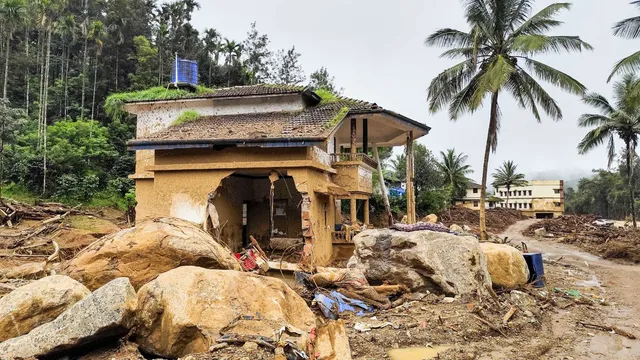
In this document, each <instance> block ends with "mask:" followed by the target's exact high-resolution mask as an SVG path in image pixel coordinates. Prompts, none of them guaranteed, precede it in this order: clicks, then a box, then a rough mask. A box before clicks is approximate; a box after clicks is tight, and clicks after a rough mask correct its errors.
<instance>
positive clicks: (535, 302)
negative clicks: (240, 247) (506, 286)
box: [0, 216, 640, 360]
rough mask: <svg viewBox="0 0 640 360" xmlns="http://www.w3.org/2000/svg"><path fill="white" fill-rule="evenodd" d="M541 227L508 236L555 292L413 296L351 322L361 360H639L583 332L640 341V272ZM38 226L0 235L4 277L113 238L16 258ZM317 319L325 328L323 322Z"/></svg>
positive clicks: (76, 223) (120, 353)
mask: <svg viewBox="0 0 640 360" xmlns="http://www.w3.org/2000/svg"><path fill="white" fill-rule="evenodd" d="M116 221H118V220H116ZM459 223H461V224H464V221H461V222H459ZM539 224H540V223H539V222H538V221H536V220H526V221H519V222H517V223H516V224H514V225H512V226H511V227H509V228H508V229H506V230H505V231H504V232H503V233H502V234H501V236H502V237H508V238H509V239H511V241H512V242H513V243H517V244H521V243H522V242H524V243H526V244H527V245H528V247H529V250H530V251H532V250H533V251H541V252H542V253H543V257H544V260H545V271H546V283H547V284H546V286H545V287H544V288H542V289H534V288H531V287H526V288H522V289H519V291H520V292H511V291H499V290H498V291H497V297H496V298H495V299H491V298H490V299H480V298H477V297H466V298H455V299H453V298H445V297H444V296H442V295H440V296H439V295H435V294H430V293H413V294H407V295H405V296H404V297H403V298H402V299H401V300H398V301H397V302H396V305H397V306H396V307H394V308H392V309H389V310H383V311H378V312H377V313H374V314H370V315H368V316H365V317H357V316H353V315H350V316H345V317H344V321H345V324H346V328H347V333H348V337H349V343H350V346H351V350H352V352H353V358H354V359H363V360H364V359H389V356H388V354H387V352H388V351H389V350H391V349H397V348H407V347H430V346H433V347H437V346H447V347H450V349H449V350H446V351H443V352H441V353H440V355H439V356H440V357H439V358H440V359H586V358H588V359H639V358H640V341H639V340H631V339H628V338H626V337H624V336H621V335H619V334H615V333H609V332H606V331H602V330H598V329H593V328H586V327H584V326H583V325H580V324H579V323H589V324H596V325H606V326H617V327H619V328H621V329H623V330H626V331H628V332H630V333H632V334H635V335H640V303H638V302H637V301H636V291H637V290H636V289H637V285H636V283H637V280H636V279H637V278H638V276H639V275H640V267H637V266H630V265H623V264H619V263H614V262H611V261H607V260H603V259H602V258H600V257H598V256H594V255H591V254H588V253H586V252H583V251H581V250H579V249H577V248H576V247H574V246H571V245H568V244H563V243H560V242H558V241H556V240H548V239H545V240H543V241H541V240H536V239H533V238H531V237H527V236H524V235H522V233H523V232H524V231H525V230H527V229H528V228H530V227H535V226H539ZM39 225H40V224H39V222H34V223H29V222H24V223H22V224H20V226H19V227H18V228H14V229H12V230H9V229H1V230H0V239H1V240H2V241H1V242H0V254H2V255H4V256H0V270H2V269H6V268H8V267H14V266H16V265H24V264H29V263H31V264H33V263H38V262H40V261H42V260H43V259H44V258H45V257H46V255H48V254H50V253H51V251H52V250H53V248H52V245H51V243H50V241H48V240H47V239H49V238H50V237H55V238H56V239H58V240H60V243H61V244H63V245H64V246H66V248H68V252H67V253H65V254H64V255H63V258H65V257H67V256H69V257H70V256H72V255H73V253H74V252H75V251H78V249H79V248H81V247H83V246H86V245H87V244H88V243H90V242H92V241H93V239H95V238H96V236H99V235H100V234H101V233H102V232H105V231H111V230H113V228H111V229H109V224H107V223H104V222H102V221H99V220H96V218H95V217H87V216H83V217H72V218H70V219H69V220H67V221H65V222H63V223H62V226H61V227H60V229H58V231H57V232H54V233H51V234H49V235H48V236H45V237H34V238H33V239H29V240H28V241H27V242H25V244H23V245H22V247H27V248H26V249H22V250H19V251H18V253H19V254H22V255H28V256H7V255H10V254H16V251H17V250H16V249H11V248H10V247H11V246H12V241H14V239H13V238H12V237H11V236H7V235H10V233H11V231H13V232H15V231H25V230H28V229H33V228H37V226H39ZM119 225H120V226H125V225H124V224H119ZM61 239H63V240H61ZM63 245H61V247H63ZM23 252H25V253H24V254H23ZM40 254H42V255H40ZM21 281H22V282H24V281H28V279H24V280H21V279H18V280H12V281H8V282H4V283H0V296H1V295H2V289H3V286H4V287H6V290H7V291H10V289H11V288H12V287H15V286H19V285H20V282H21ZM555 289H558V290H557V291H556V290H555ZM564 290H577V291H578V292H579V294H580V295H579V297H578V298H576V297H574V295H567V294H566V293H564V292H563V291H564ZM573 294H576V293H573ZM512 307H515V308H516V309H515V313H514V314H513V315H512V317H511V318H510V319H509V320H508V321H506V322H504V321H503V319H504V317H505V315H506V314H507V313H508V312H509V311H510V310H511V309H512ZM314 311H317V308H314ZM317 314H318V318H319V319H322V315H320V313H319V312H317ZM68 358H69V359H85V360H106V359H144V358H145V357H144V356H143V355H142V354H140V353H139V352H138V350H137V348H136V346H135V344H133V343H130V342H127V341H120V342H117V343H112V344H105V346H104V347H102V348H97V349H91V350H86V351H83V352H82V353H78V354H75V355H73V356H70V357H68ZM150 358H152V357H150ZM186 359H193V360H207V359H228V360H231V359H273V353H272V352H270V351H268V350H265V349H262V348H261V349H258V350H252V349H245V348H242V347H240V346H228V347H226V348H223V349H222V350H219V351H216V352H215V353H210V354H196V355H193V356H189V357H186ZM416 359H421V357H416ZM407 360H411V359H409V358H407Z"/></svg>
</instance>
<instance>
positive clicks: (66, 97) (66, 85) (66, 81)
mask: <svg viewBox="0 0 640 360" xmlns="http://www.w3.org/2000/svg"><path fill="white" fill-rule="evenodd" d="M70 48H71V47H70V46H67V66H66V70H65V77H64V118H65V119H66V118H67V116H68V112H69V60H70V57H71V55H70V53H69V49H70Z"/></svg>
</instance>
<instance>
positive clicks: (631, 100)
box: [578, 74, 640, 227]
mask: <svg viewBox="0 0 640 360" xmlns="http://www.w3.org/2000/svg"><path fill="white" fill-rule="evenodd" d="M639 84H640V80H639V79H638V78H637V77H636V76H635V75H630V74H628V75H625V76H624V78H623V79H622V80H621V81H619V82H617V83H616V84H615V85H614V98H615V103H614V104H611V103H610V102H609V100H607V99H606V98H605V97H604V96H602V95H599V94H596V93H590V94H588V95H587V96H585V97H584V99H583V101H584V103H585V104H587V105H590V106H593V107H595V108H596V109H598V111H599V113H598V114H583V115H582V116H581V117H580V119H579V120H578V125H579V126H580V127H595V128H594V129H592V130H591V131H589V132H588V133H587V134H586V135H585V137H584V138H583V139H582V141H580V144H578V151H579V152H580V154H585V153H587V152H589V151H590V150H592V149H594V148H596V147H598V146H600V145H602V144H603V143H604V142H605V141H606V142H607V153H608V159H609V166H611V163H613V160H614V158H615V138H616V137H619V138H620V139H621V140H622V141H623V142H624V145H625V158H626V164H625V166H626V171H627V174H628V176H627V177H628V189H629V196H630V198H629V200H630V204H631V216H632V218H633V226H634V227H637V223H636V208H635V191H634V188H635V186H634V183H633V166H632V164H633V159H634V154H635V152H636V147H637V145H638V136H640V98H639V97H638V94H637V92H636V91H637V90H636V89H637V88H638V86H639Z"/></svg>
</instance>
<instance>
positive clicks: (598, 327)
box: [577, 321, 636, 340]
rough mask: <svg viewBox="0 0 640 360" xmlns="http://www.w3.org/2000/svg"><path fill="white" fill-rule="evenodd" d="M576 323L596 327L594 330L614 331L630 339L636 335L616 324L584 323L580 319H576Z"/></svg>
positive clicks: (591, 327) (633, 338)
mask: <svg viewBox="0 0 640 360" xmlns="http://www.w3.org/2000/svg"><path fill="white" fill-rule="evenodd" d="M577 323H578V325H582V326H584V327H586V328H590V329H596V330H602V331H606V332H612V331H613V332H614V333H616V334H618V335H622V336H624V337H626V338H629V339H631V340H635V339H636V336H635V335H633V334H631V333H630V332H627V331H625V330H622V329H620V328H619V327H617V326H607V325H598V324H590V323H586V322H582V321H578V322H577Z"/></svg>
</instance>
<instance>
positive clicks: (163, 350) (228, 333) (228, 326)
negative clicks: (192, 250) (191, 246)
mask: <svg viewBox="0 0 640 360" xmlns="http://www.w3.org/2000/svg"><path fill="white" fill-rule="evenodd" d="M138 302H139V311H138V315H137V317H138V320H139V325H138V327H137V330H136V339H137V341H138V344H139V345H140V348H141V349H142V350H144V351H145V352H147V353H151V354H154V355H157V356H162V357H172V358H175V357H180V356H185V355H187V354H190V353H198V352H207V351H208V350H209V348H210V347H211V346H212V345H215V343H216V342H227V343H237V342H238V341H240V342H243V343H244V342H248V341H252V342H257V343H258V344H261V345H262V344H271V343H272V342H271V341H276V342H277V341H279V340H280V339H273V336H274V332H275V331H276V330H278V329H281V328H282V327H283V326H284V327H285V328H286V329H288V330H287V331H286V333H287V334H286V336H285V337H283V339H290V340H292V341H294V343H295V344H296V345H297V346H298V347H299V348H301V349H305V348H306V343H307V340H308V337H307V335H306V334H308V333H309V332H310V331H311V329H312V328H314V327H315V317H314V315H313V313H312V312H311V310H310V309H309V308H308V306H307V304H306V303H305V302H304V300H302V298H300V296H299V295H298V294H296V293H295V292H294V291H293V290H291V289H290V288H289V287H288V286H287V285H286V284H285V283H284V282H282V281H281V280H279V279H275V278H270V277H264V276H259V275H254V274H250V273H243V272H237V271H226V270H208V269H203V268H200V267H194V266H183V267H179V268H177V269H174V270H171V271H168V272H166V273H164V274H161V275H160V276H158V277H157V279H155V280H153V281H151V282H150V283H148V284H146V285H144V286H143V287H142V288H141V289H140V290H139V291H138ZM296 329H297V330H296ZM291 334H292V335H291Z"/></svg>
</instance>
